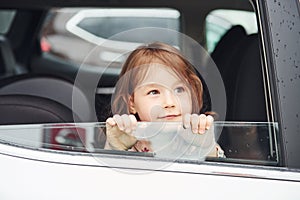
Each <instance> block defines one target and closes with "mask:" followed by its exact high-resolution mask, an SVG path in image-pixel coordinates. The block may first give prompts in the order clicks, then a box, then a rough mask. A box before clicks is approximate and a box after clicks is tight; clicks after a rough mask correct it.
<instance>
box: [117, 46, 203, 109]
mask: <svg viewBox="0 0 300 200" xmlns="http://www.w3.org/2000/svg"><path fill="white" fill-rule="evenodd" d="M151 63H159V64H162V65H164V66H167V67H169V68H171V70H172V71H174V72H175V74H176V75H177V76H178V77H179V78H180V79H181V80H183V81H184V83H185V84H186V85H187V86H188V87H190V88H191V98H192V99H191V100H192V112H193V113H199V112H200V110H201V108H202V105H203V99H202V93H203V86H202V82H201V80H200V79H199V77H198V76H197V75H196V72H195V68H194V66H193V65H192V64H191V63H190V62H189V61H188V60H187V59H185V58H184V57H183V55H182V54H181V53H180V52H179V51H178V50H177V49H176V48H174V47H172V46H169V45H167V44H164V43H161V42H155V43H151V44H148V45H143V46H140V47H138V48H137V49H135V50H134V51H132V52H131V53H130V55H129V56H128V58H127V60H126V61H125V63H124V65H123V68H122V71H121V73H120V76H119V82H118V83H117V85H116V93H115V96H114V99H113V102H112V112H113V114H130V111H129V106H128V105H129V103H128V102H129V99H130V97H131V98H133V92H134V89H135V88H136V86H137V84H138V82H139V81H141V80H143V78H144V77H145V76H146V74H147V71H148V68H147V67H142V66H145V65H149V64H151ZM125 74H126V75H125ZM124 75H125V76H124Z"/></svg>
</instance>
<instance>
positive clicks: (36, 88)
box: [0, 0, 268, 157]
mask: <svg viewBox="0 0 300 200" xmlns="http://www.w3.org/2000/svg"><path fill="white" fill-rule="evenodd" d="M93 6H94V7H108V8H109V7H112V8H128V7H129V8H130V7H135V8H147V7H150V8H156V7H169V8H174V9H177V10H178V11H179V12H180V13H181V20H182V25H181V30H182V32H183V33H184V34H186V35H188V36H189V37H192V38H193V39H194V40H196V41H197V42H198V43H199V44H201V45H202V46H204V47H205V46H206V38H205V17H206V15H207V14H208V13H209V12H211V11H213V10H216V9H233V10H235V9H236V10H245V11H254V12H255V8H254V7H253V5H252V4H251V2H250V1H248V0H226V1H225V0H222V1H220V0H210V1H197V0H193V1H188V2H183V1H180V0H178V1H177V0H175V1H109V0H108V1H93V0H88V1H62V2H60V1H48V0H46V1H35V0H32V1H26V3H25V2H23V1H18V0H11V1H4V2H2V3H1V5H0V9H1V10H8V11H9V10H14V11H15V16H14V19H13V21H12V23H11V25H10V28H9V29H8V31H7V32H5V33H4V34H1V33H0V104H1V105H0V113H1V115H2V117H1V120H0V124H19V123H47V122H48V123H53V122H72V121H74V120H76V121H77V122H94V121H105V119H106V118H107V117H108V116H109V110H110V100H111V92H101V91H103V89H107V88H113V87H114V85H115V83H116V81H117V79H118V73H119V70H115V71H104V72H101V73H102V74H101V76H102V77H101V80H100V81H99V84H98V88H97V91H100V92H97V91H88V93H89V92H93V93H94V97H93V98H94V99H93V101H95V103H94V104H93V103H92V104H90V100H91V99H89V98H88V97H87V94H86V92H87V90H86V87H85V86H82V88H80V86H79V85H80V83H79V84H78V85H77V84H76V86H74V82H75V79H76V75H77V71H78V69H79V67H80V65H79V64H78V63H74V62H70V61H67V60H65V59H63V58H62V57H60V56H56V55H54V54H49V53H47V52H43V50H42V49H41V39H42V38H41V30H42V27H43V24H44V23H45V21H46V20H47V14H48V11H49V10H50V9H51V8H64V7H93ZM77 51H80V49H78V50H77ZM210 56H211V57H212V59H213V60H214V62H215V64H216V65H217V67H218V70H219V72H220V74H221V77H222V79H223V82H224V87H225V91H226V98H227V112H226V118H225V120H226V121H251V122H266V121H268V117H267V116H268V115H267V114H268V110H267V102H266V99H265V94H264V79H263V70H262V65H261V54H260V33H259V30H258V32H257V33H252V34H247V33H246V30H245V29H244V28H243V27H242V26H241V25H232V26H231V27H230V28H229V29H228V30H227V31H226V33H225V34H224V35H223V36H222V37H221V39H220V40H219V41H218V43H217V44H216V47H215V49H214V50H213V51H212V52H211V53H210ZM96 75H99V74H98V73H96ZM92 76H95V73H94V72H93V70H90V71H89V70H87V71H86V77H87V78H89V77H92ZM74 87H75V90H76V93H77V96H76V98H78V99H79V101H80V102H82V103H83V104H85V105H87V106H86V108H82V110H79V111H78V112H80V113H72V92H73V90H74ZM31 104H33V105H34V106H32V105H31ZM15 105H17V106H15ZM33 107H34V110H31V108H33ZM94 110H95V111H96V115H93V114H92V112H93V111H94ZM49 111H52V112H49ZM4 113H9V115H8V114H7V115H6V114H4ZM54 113H55V116H54ZM82 113H85V114H83V115H82ZM77 114H78V115H77ZM79 115H80V116H79ZM3 116H5V117H3ZM78 116H79V117H78ZM82 116H83V117H82ZM29 118H30V120H29ZM74 118H76V119H74ZM219 140H220V141H219V143H220V145H221V146H224V149H225V151H227V155H229V157H230V152H228V149H230V148H229V147H228V148H226V144H228V143H229V140H230V134H222V135H221V137H220V139H219ZM264 156H265V155H264ZM232 157H234V154H232Z"/></svg>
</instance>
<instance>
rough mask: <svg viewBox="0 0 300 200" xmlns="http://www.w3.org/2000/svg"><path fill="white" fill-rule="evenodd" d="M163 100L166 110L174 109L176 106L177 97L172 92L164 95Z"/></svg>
mask: <svg viewBox="0 0 300 200" xmlns="http://www.w3.org/2000/svg"><path fill="white" fill-rule="evenodd" d="M163 98H164V100H163V103H164V105H163V107H164V108H172V107H175V106H176V97H175V95H174V94H173V92H172V91H169V90H168V91H166V92H165V93H164V95H163Z"/></svg>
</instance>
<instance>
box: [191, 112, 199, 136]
mask: <svg viewBox="0 0 300 200" xmlns="http://www.w3.org/2000/svg"><path fill="white" fill-rule="evenodd" d="M198 125H199V116H198V115H197V114H192V116H191V126H192V132H193V133H198V128H199V126H198Z"/></svg>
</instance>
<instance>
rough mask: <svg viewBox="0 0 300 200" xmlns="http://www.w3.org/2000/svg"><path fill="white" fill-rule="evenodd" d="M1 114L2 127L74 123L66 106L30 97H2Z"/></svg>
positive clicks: (45, 99) (0, 97)
mask: <svg viewBox="0 0 300 200" xmlns="http://www.w3.org/2000/svg"><path fill="white" fill-rule="evenodd" d="M0 113H1V117H0V124H1V125H12V124H35V123H63V122H73V114H72V111H71V110H70V109H69V108H67V107H66V106H64V105H62V104H60V103H58V102H55V101H53V100H51V99H47V98H43V97H38V96H30V95H0Z"/></svg>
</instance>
